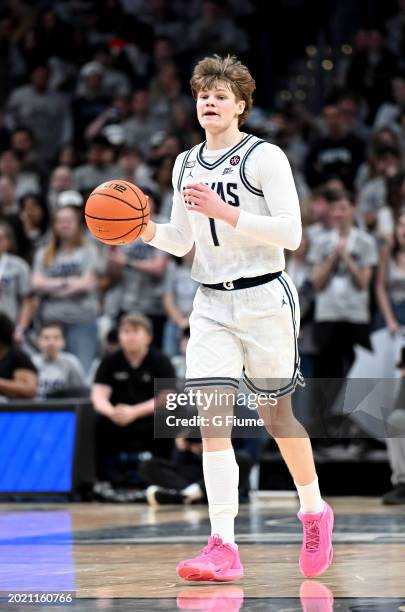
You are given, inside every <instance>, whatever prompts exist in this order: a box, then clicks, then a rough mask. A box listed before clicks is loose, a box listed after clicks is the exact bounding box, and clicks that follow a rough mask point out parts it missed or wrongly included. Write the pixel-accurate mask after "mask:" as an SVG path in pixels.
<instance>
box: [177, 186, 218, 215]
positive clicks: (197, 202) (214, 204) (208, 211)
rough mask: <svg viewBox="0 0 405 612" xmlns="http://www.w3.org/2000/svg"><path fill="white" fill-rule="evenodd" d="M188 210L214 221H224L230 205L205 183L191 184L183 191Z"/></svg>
mask: <svg viewBox="0 0 405 612" xmlns="http://www.w3.org/2000/svg"><path fill="white" fill-rule="evenodd" d="M183 197H184V202H185V205H186V208H187V209H188V210H191V211H193V212H199V213H201V214H202V215H205V216H206V217H211V218H212V219H224V216H225V214H226V210H227V209H228V208H229V205H228V204H226V202H224V201H223V200H222V199H221V198H220V197H219V195H218V194H217V193H216V191H214V190H213V189H211V187H208V185H206V184H205V183H190V184H189V185H185V187H184V189H183Z"/></svg>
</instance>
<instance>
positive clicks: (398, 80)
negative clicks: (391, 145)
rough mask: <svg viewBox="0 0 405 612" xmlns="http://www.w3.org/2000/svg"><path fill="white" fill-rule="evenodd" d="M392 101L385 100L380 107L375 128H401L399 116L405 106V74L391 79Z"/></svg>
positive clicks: (396, 129)
mask: <svg viewBox="0 0 405 612" xmlns="http://www.w3.org/2000/svg"><path fill="white" fill-rule="evenodd" d="M391 89H392V99H393V101H392V102H386V101H384V102H383V103H382V104H381V106H380V107H379V109H378V111H377V114H376V117H375V120H374V129H375V130H376V129H379V128H382V127H389V128H391V129H393V130H395V131H398V129H399V117H400V115H401V111H402V109H403V107H404V106H405V76H404V74H402V73H401V74H398V75H396V76H394V78H393V79H392V80H391Z"/></svg>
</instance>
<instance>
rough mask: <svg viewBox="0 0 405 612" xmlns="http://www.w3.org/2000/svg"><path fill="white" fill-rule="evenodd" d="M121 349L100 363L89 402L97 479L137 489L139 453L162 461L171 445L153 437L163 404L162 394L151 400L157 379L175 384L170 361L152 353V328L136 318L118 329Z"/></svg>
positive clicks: (126, 319)
mask: <svg viewBox="0 0 405 612" xmlns="http://www.w3.org/2000/svg"><path fill="white" fill-rule="evenodd" d="M118 335H119V343H120V347H121V348H120V350H119V351H118V352H116V353H113V354H111V355H107V356H106V357H105V358H104V359H103V360H102V361H101V363H100V365H99V367H98V369H97V372H96V376H95V380H94V384H93V386H92V391H91V398H92V402H93V406H94V409H95V410H96V412H97V413H98V416H99V418H98V428H97V449H98V453H97V454H98V469H99V478H100V479H101V480H103V481H104V480H106V481H110V482H112V483H114V484H115V485H117V484H122V483H123V482H125V483H126V484H133V485H135V484H137V485H139V484H141V483H143V478H142V477H141V476H140V475H139V473H138V467H139V463H140V460H141V456H142V453H144V452H145V451H149V452H150V453H152V454H154V455H157V456H160V457H164V456H167V455H168V453H170V450H171V447H172V441H171V440H163V439H155V438H154V418H153V413H154V409H155V404H156V408H160V407H163V406H164V405H165V398H166V393H164V392H161V393H159V395H157V396H155V386H154V380H155V379H156V378H168V379H174V377H175V375H174V370H173V366H172V365H171V363H170V360H169V359H168V358H167V357H166V356H165V355H163V354H162V353H160V352H159V351H158V350H156V349H154V348H151V347H150V344H151V341H152V324H151V322H150V320H149V319H148V318H146V317H145V316H143V315H142V314H139V313H132V314H128V315H126V316H124V317H123V318H122V319H121V321H120V324H119V332H118Z"/></svg>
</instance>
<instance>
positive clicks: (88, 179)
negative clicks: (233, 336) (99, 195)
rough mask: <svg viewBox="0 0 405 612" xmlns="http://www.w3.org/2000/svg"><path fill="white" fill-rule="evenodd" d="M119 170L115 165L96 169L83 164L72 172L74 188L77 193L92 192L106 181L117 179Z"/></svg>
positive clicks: (90, 165) (91, 165)
mask: <svg viewBox="0 0 405 612" xmlns="http://www.w3.org/2000/svg"><path fill="white" fill-rule="evenodd" d="M119 175H120V169H119V167H118V166H116V165H115V164H110V165H108V166H102V167H97V166H94V165H93V164H83V165H82V166H79V167H78V168H76V170H75V171H74V181H75V187H76V189H77V190H78V191H84V192H85V191H92V190H93V189H94V188H95V187H97V186H98V185H100V184H101V183H105V182H106V181H110V180H111V179H114V178H117V177H118V176H119Z"/></svg>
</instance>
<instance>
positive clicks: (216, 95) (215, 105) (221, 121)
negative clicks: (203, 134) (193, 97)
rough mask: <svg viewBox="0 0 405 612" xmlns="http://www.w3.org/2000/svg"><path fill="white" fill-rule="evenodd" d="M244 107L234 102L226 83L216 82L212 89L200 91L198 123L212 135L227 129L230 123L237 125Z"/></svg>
mask: <svg viewBox="0 0 405 612" xmlns="http://www.w3.org/2000/svg"><path fill="white" fill-rule="evenodd" d="M244 107H245V102H243V101H242V100H236V97H235V94H234V93H233V91H232V90H231V88H230V86H229V85H228V84H227V83H222V82H218V83H217V85H216V86H215V87H213V88H212V89H207V90H205V91H203V90H201V91H200V92H199V93H198V96H197V117H198V121H199V122H200V125H201V127H203V128H204V130H206V131H207V132H211V133H213V134H218V133H220V132H222V131H224V130H226V129H228V128H229V127H230V126H231V125H232V123H235V124H236V125H237V123H238V117H239V115H240V114H241V113H242V112H243V109H244Z"/></svg>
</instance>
